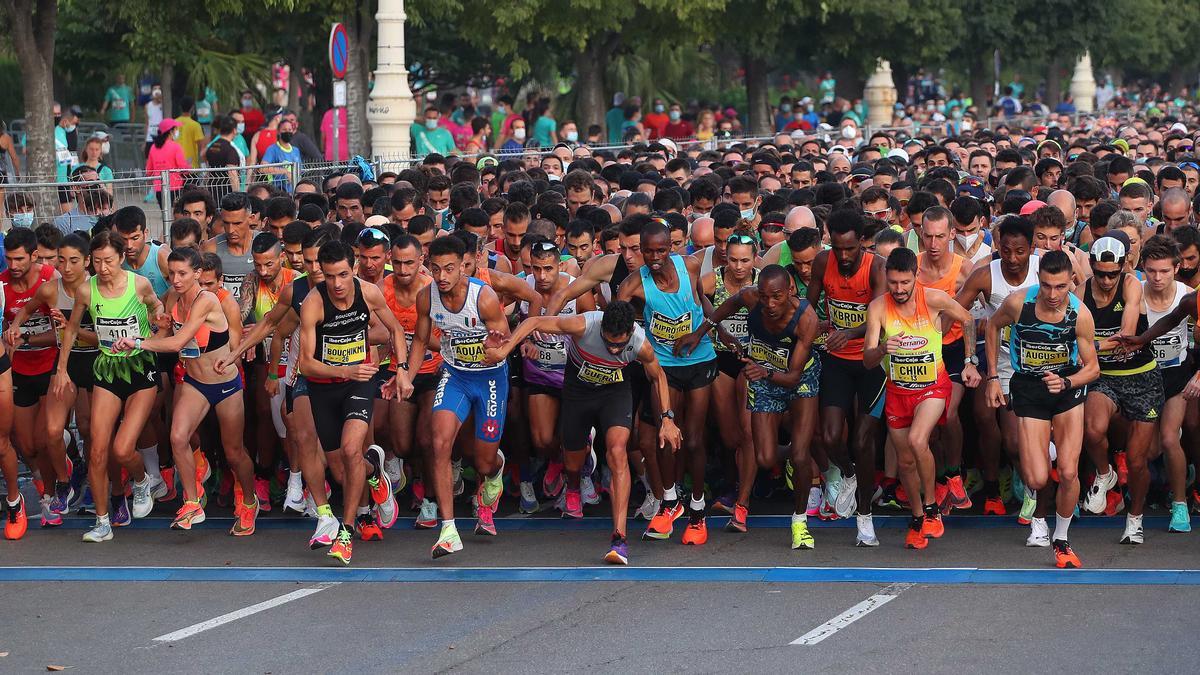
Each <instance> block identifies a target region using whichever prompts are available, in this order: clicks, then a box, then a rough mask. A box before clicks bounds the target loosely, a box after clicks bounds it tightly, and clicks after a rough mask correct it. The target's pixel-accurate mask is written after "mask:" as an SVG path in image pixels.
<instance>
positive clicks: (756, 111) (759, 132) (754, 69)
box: [745, 56, 774, 136]
mask: <svg viewBox="0 0 1200 675" xmlns="http://www.w3.org/2000/svg"><path fill="white" fill-rule="evenodd" d="M745 67H746V106H747V107H748V108H749V111H748V112H749V128H748V129H747V131H748V132H749V133H750V134H751V135H753V136H766V135H768V134H770V133H771V132H772V131H773V130H774V124H773V122H772V120H771V102H770V101H769V100H768V98H767V86H768V85H767V73H768V72H770V66H768V65H767V61H766V59H762V58H758V57H754V56H747V57H746V59H745Z"/></svg>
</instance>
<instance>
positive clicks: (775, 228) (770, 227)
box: [758, 223, 783, 234]
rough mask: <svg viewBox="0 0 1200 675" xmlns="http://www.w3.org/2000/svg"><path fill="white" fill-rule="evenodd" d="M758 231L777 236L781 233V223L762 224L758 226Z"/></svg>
mask: <svg viewBox="0 0 1200 675" xmlns="http://www.w3.org/2000/svg"><path fill="white" fill-rule="evenodd" d="M758 229H759V230H760V231H762V232H766V233H768V234H778V233H780V232H783V223H763V224H762V225H759V226H758Z"/></svg>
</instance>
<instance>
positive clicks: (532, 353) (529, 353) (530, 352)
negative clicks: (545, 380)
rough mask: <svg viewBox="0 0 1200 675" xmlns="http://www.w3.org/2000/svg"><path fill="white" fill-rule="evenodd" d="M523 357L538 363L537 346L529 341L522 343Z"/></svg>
mask: <svg viewBox="0 0 1200 675" xmlns="http://www.w3.org/2000/svg"><path fill="white" fill-rule="evenodd" d="M521 356H524V357H525V358H527V359H529V360H531V361H536V360H537V356H538V348H537V345H535V344H533V343H532V342H530V341H529V340H526V341H525V342H522V343H521Z"/></svg>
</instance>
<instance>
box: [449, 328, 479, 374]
mask: <svg viewBox="0 0 1200 675" xmlns="http://www.w3.org/2000/svg"><path fill="white" fill-rule="evenodd" d="M450 353H451V354H452V355H453V357H454V363H455V365H457V366H461V367H463V368H483V367H485V366H484V363H483V336H476V335H471V336H464V337H452V338H450Z"/></svg>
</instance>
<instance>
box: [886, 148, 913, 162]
mask: <svg viewBox="0 0 1200 675" xmlns="http://www.w3.org/2000/svg"><path fill="white" fill-rule="evenodd" d="M887 156H888V157H899V158H900V159H902V160H904V163H905V164H907V163H908V153H907V152H905V151H904V150H903V149H901V148H892V149H891V150H889V151H888V154H887Z"/></svg>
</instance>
